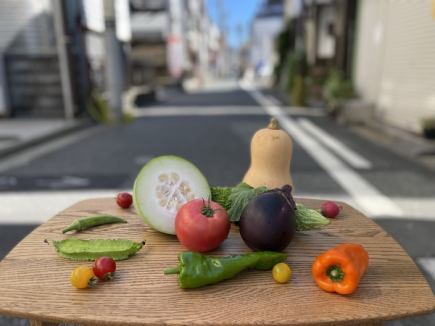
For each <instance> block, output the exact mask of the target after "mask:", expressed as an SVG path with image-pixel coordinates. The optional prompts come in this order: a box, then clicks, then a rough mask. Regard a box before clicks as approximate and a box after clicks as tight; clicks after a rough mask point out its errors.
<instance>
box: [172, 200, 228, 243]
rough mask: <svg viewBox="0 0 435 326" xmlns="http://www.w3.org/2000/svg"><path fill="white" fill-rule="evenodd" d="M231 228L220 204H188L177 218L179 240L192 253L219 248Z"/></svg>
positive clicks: (197, 202)
mask: <svg viewBox="0 0 435 326" xmlns="http://www.w3.org/2000/svg"><path fill="white" fill-rule="evenodd" d="M230 227H231V225H230V221H229V219H228V214H227V212H226V211H225V209H224V208H223V207H222V206H221V205H219V204H218V203H215V202H212V201H207V200H203V199H194V200H191V201H189V202H187V203H186V204H184V205H183V206H181V208H180V209H179V210H178V213H177V216H176V217H175V232H176V234H177V238H178V240H179V241H180V242H181V244H182V245H183V246H185V247H186V248H187V249H189V250H192V251H199V252H205V251H210V250H213V249H215V248H217V247H218V246H219V245H220V244H221V243H222V242H223V241H224V240H225V239H226V238H227V236H228V233H229V232H230Z"/></svg>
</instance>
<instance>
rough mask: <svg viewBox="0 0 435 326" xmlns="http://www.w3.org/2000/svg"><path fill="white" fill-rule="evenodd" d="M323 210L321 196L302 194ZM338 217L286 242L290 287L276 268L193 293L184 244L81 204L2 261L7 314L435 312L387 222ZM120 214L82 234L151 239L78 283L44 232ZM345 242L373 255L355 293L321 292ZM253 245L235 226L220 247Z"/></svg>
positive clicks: (319, 319) (168, 318)
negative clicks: (323, 260) (324, 266)
mask: <svg viewBox="0 0 435 326" xmlns="http://www.w3.org/2000/svg"><path fill="white" fill-rule="evenodd" d="M297 201H298V202H302V203H303V204H305V205H306V206H308V207H311V208H319V207H320V204H321V201H318V200H309V199H299V200H297ZM343 206H344V208H343V211H342V212H341V214H340V216H339V218H337V219H335V220H332V222H331V224H330V225H328V226H327V227H325V228H324V229H322V230H319V231H310V232H301V233H298V234H297V236H296V237H295V238H294V239H293V241H292V243H291V244H290V245H289V247H288V248H287V252H288V253H289V257H288V259H287V262H288V263H289V265H290V266H291V268H292V269H293V276H292V280H291V281H290V283H288V284H284V285H280V284H276V283H275V282H274V281H273V279H272V277H271V272H270V271H245V272H242V273H241V274H240V275H238V276H236V277H235V278H234V279H231V280H228V281H225V282H222V283H219V284H216V285H213V286H207V287H204V288H200V289H195V290H182V289H179V287H178V284H177V277H176V275H168V276H165V275H163V270H164V269H165V268H166V267H172V266H176V265H177V254H178V253H179V252H180V251H182V250H183V248H182V247H181V245H180V244H179V242H178V241H177V240H176V238H175V237H174V236H169V235H164V234H161V233H158V232H155V231H153V230H151V229H149V228H148V227H146V226H144V225H143V224H142V222H141V220H140V219H139V218H138V217H137V216H136V215H135V213H134V210H133V209H132V210H122V209H120V208H118V207H117V206H116V204H115V201H114V200H113V198H110V199H109V198H107V199H91V200H86V201H82V202H79V203H77V204H75V205H73V206H72V207H70V208H68V209H66V210H65V211H63V212H61V213H59V214H58V215H56V216H55V217H54V218H52V219H50V220H49V221H48V222H47V223H45V224H43V225H41V226H40V227H38V228H37V229H36V230H34V231H33V232H32V233H31V234H29V235H28V236H27V237H26V238H25V239H24V240H23V241H21V242H20V243H19V244H18V245H17V246H16V247H15V248H14V249H13V250H12V251H11V252H10V253H9V254H8V255H7V256H6V257H5V258H4V260H3V261H2V262H1V263H0V289H1V290H0V291H1V292H0V293H1V295H0V314H6V315H12V316H18V317H24V318H29V319H34V320H45V321H51V322H74V323H77V324H96V325H103V324H104V325H115V324H116V325H118V324H119V325H122V324H127V323H128V324H131V325H158V324H164V325H200V324H207V325H254V324H255V325H290V324H291V325H341V324H343V325H344V324H355V323H356V322H358V323H368V322H371V321H378V320H387V319H396V318H401V317H405V316H411V315H415V314H423V313H428V312H430V311H433V310H434V308H435V299H434V296H433V294H432V291H431V289H430V287H429V286H428V284H427V283H426V281H425V279H424V278H423V276H422V275H421V273H420V271H419V270H418V268H417V267H416V265H415V264H414V262H413V261H412V260H411V258H410V257H409V256H408V255H407V254H406V253H405V252H404V251H403V249H402V248H401V247H400V246H399V245H398V244H397V243H396V242H395V241H394V240H393V239H392V238H391V237H390V236H389V235H387V234H386V233H385V232H384V231H383V230H382V229H381V228H380V227H379V226H377V225H376V224H375V223H374V222H372V221H371V220H370V219H368V218H366V217H365V216H363V215H362V214H361V213H359V212H358V211H356V210H355V209H353V208H352V207H350V206H348V205H346V204H343ZM95 214H113V215H118V216H122V217H124V218H126V219H127V220H128V223H127V224H113V225H106V226H100V227H96V228H94V229H90V230H87V231H85V232H82V233H79V234H77V235H76V236H77V237H80V238H83V239H91V238H125V239H131V240H135V241H142V240H144V239H145V240H146V241H147V243H146V245H145V246H144V248H142V249H141V251H139V252H138V253H137V255H136V256H134V257H132V258H130V259H128V260H125V261H120V262H118V269H117V272H116V276H115V278H114V280H112V281H111V282H106V283H102V284H98V285H97V286H96V287H95V288H92V289H86V290H77V289H75V288H73V287H72V286H71V285H70V283H69V275H70V273H71V271H72V270H73V269H74V268H75V267H77V266H79V265H82V264H87V265H89V266H91V265H92V263H91V262H84V263H82V262H73V261H69V260H66V259H64V258H61V257H59V256H58V255H57V254H56V253H55V250H54V248H53V246H52V245H47V244H46V243H44V239H50V240H60V239H64V238H66V237H69V236H71V235H63V234H62V233H61V230H62V229H63V228H64V227H65V226H66V225H68V224H69V223H70V222H71V221H72V220H74V219H75V218H77V217H85V216H90V215H95ZM342 242H356V243H360V244H362V245H363V246H364V247H365V248H366V249H367V251H368V253H369V256H370V262H369V268H368V271H367V273H366V274H365V276H364V277H363V279H362V281H361V283H360V286H359V289H358V290H357V291H356V293H354V294H353V295H350V296H340V295H337V294H330V293H326V292H323V291H322V290H320V289H319V288H318V287H317V286H316V285H315V284H314V282H313V280H312V278H311V274H310V270H311V264H312V262H313V260H314V258H315V256H317V255H318V254H319V253H320V252H322V251H324V250H327V249H328V248H330V247H331V246H334V245H336V244H338V243H342ZM247 251H249V249H248V248H247V247H246V245H245V244H244V243H243V241H242V240H241V238H240V236H239V234H238V230H237V228H236V227H233V229H232V230H231V232H230V236H229V238H228V239H227V240H226V241H225V242H224V243H223V245H222V246H221V247H220V249H219V250H218V251H216V252H215V254H223V253H224V254H236V253H243V252H247Z"/></svg>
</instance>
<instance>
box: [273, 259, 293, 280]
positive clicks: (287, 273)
mask: <svg viewBox="0 0 435 326" xmlns="http://www.w3.org/2000/svg"><path fill="white" fill-rule="evenodd" d="M291 276H292V270H291V269H290V267H289V265H287V264H286V263H279V264H276V265H275V266H273V269H272V277H273V279H274V280H275V281H276V282H278V283H287V282H288V281H289V280H290V278H291Z"/></svg>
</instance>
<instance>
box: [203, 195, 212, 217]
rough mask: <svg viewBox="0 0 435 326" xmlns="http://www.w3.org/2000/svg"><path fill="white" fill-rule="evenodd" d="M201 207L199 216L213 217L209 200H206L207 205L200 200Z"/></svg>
mask: <svg viewBox="0 0 435 326" xmlns="http://www.w3.org/2000/svg"><path fill="white" fill-rule="evenodd" d="M202 203H203V205H204V206H203V207H202V209H201V214H202V215H204V216H207V217H213V216H214V209H213V208H211V206H210V198H209V199H208V202H207V204H206V203H205V200H204V198H203V199H202Z"/></svg>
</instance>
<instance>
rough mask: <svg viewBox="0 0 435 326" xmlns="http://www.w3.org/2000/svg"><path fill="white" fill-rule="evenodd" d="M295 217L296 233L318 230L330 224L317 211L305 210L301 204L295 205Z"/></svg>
mask: <svg viewBox="0 0 435 326" xmlns="http://www.w3.org/2000/svg"><path fill="white" fill-rule="evenodd" d="M295 217H296V231H308V230H312V229H318V228H321V227H323V226H325V225H328V224H329V223H330V221H329V219H327V218H326V217H324V216H323V215H322V214H320V213H319V212H318V211H316V210H314V209H311V208H307V207H305V206H304V205H302V204H296V211H295Z"/></svg>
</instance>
